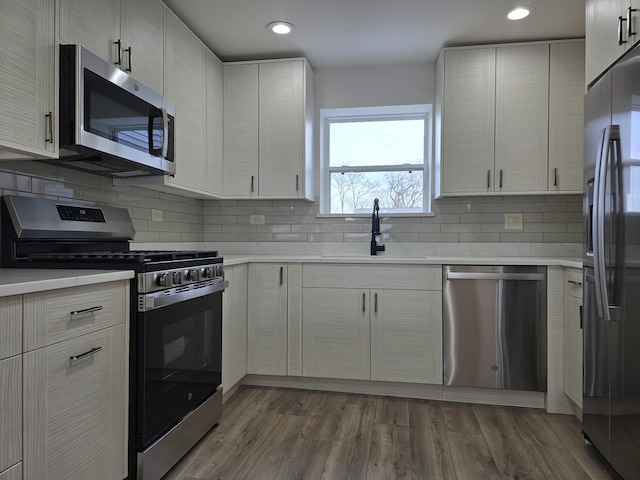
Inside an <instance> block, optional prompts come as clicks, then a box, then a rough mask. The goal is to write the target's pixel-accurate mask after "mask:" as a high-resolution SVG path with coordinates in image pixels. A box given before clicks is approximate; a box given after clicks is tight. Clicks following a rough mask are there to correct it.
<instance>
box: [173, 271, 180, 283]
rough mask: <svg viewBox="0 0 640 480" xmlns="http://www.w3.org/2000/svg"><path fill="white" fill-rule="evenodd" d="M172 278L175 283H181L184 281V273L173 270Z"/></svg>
mask: <svg viewBox="0 0 640 480" xmlns="http://www.w3.org/2000/svg"><path fill="white" fill-rule="evenodd" d="M171 280H172V282H173V284H174V285H180V284H181V283H182V273H180V272H173V273H172V274H171Z"/></svg>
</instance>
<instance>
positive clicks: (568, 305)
mask: <svg viewBox="0 0 640 480" xmlns="http://www.w3.org/2000/svg"><path fill="white" fill-rule="evenodd" d="M564 280H565V282H564V332H563V334H564V336H563V359H564V369H563V390H564V393H565V395H566V396H567V397H569V398H570V399H571V401H573V403H575V404H576V405H577V406H578V407H579V408H582V370H583V360H582V352H583V345H582V341H583V336H582V318H581V317H582V312H581V310H582V271H581V270H578V269H565V272H564Z"/></svg>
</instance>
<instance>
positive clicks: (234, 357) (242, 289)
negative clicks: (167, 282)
mask: <svg viewBox="0 0 640 480" xmlns="http://www.w3.org/2000/svg"><path fill="white" fill-rule="evenodd" d="M224 274H225V278H226V279H227V280H228V281H229V288H227V289H226V290H225V291H224V293H223V294H222V295H223V297H222V298H223V300H222V386H223V388H224V391H225V393H226V392H228V391H229V390H230V389H231V388H233V387H234V386H235V385H236V384H237V383H238V382H239V381H241V380H242V378H243V377H244V376H245V375H246V374H247V265H236V266H233V267H226V268H225V271H224Z"/></svg>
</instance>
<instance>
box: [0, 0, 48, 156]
mask: <svg viewBox="0 0 640 480" xmlns="http://www.w3.org/2000/svg"><path fill="white" fill-rule="evenodd" d="M54 12H55V10H54V0H6V1H3V2H2V13H1V14H0V62H1V63H2V66H3V67H2V69H1V71H0V85H1V87H0V160H3V159H13V158H33V157H56V156H57V152H58V147H57V145H58V140H57V137H56V124H57V113H56V112H57V108H56V80H55V79H56V70H57V58H58V55H57V52H56V41H55V33H54V26H55V23H54Z"/></svg>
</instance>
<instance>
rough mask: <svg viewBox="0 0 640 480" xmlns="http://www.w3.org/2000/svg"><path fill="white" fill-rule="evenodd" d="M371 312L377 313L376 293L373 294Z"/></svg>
mask: <svg viewBox="0 0 640 480" xmlns="http://www.w3.org/2000/svg"><path fill="white" fill-rule="evenodd" d="M373 311H374V312H375V313H378V294H377V293H374V294H373Z"/></svg>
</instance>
